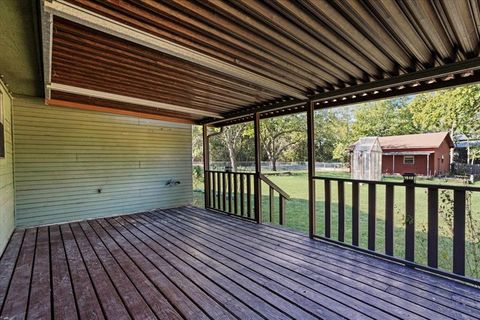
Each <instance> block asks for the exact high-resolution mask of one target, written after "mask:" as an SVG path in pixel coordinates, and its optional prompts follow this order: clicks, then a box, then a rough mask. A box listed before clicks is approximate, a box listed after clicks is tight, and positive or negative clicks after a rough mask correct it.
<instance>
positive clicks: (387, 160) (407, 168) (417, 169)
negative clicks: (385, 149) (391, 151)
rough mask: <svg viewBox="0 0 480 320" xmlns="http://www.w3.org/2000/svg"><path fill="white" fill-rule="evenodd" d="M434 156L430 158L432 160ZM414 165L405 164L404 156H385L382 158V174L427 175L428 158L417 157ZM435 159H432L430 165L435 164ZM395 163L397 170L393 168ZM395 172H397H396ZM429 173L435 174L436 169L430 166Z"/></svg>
mask: <svg viewBox="0 0 480 320" xmlns="http://www.w3.org/2000/svg"><path fill="white" fill-rule="evenodd" d="M432 156H433V155H431V156H430V158H432ZM414 157H415V158H414V159H415V160H414V162H415V163H414V164H404V163H403V156H402V155H396V156H395V158H394V157H393V156H390V155H383V157H382V173H383V174H404V173H407V172H410V173H411V172H413V173H416V174H418V175H427V156H425V155H415V156H414ZM394 159H395V160H394ZM432 160H433V159H430V165H432V164H433V161H432ZM393 161H395V168H394V166H393ZM394 170H395V171H394ZM429 171H430V172H431V173H432V174H433V172H434V168H433V167H432V166H430V168H429Z"/></svg>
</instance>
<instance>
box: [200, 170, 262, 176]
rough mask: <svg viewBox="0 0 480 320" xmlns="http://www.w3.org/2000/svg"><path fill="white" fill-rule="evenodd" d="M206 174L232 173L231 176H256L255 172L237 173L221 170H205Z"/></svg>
mask: <svg viewBox="0 0 480 320" xmlns="http://www.w3.org/2000/svg"><path fill="white" fill-rule="evenodd" d="M205 172H218V173H231V174H246V175H252V176H253V175H255V172H243V171H242V172H235V171H221V170H205Z"/></svg>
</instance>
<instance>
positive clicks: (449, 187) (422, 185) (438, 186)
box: [312, 176, 480, 192]
mask: <svg viewBox="0 0 480 320" xmlns="http://www.w3.org/2000/svg"><path fill="white" fill-rule="evenodd" d="M312 179H316V180H333V181H345V182H359V183H374V184H381V185H390V186H401V187H405V186H413V187H418V188H435V189H446V190H462V191H477V192H480V187H470V186H457V185H447V184H433V183H404V182H395V181H375V180H359V179H351V178H338V177H329V176H313V177H312Z"/></svg>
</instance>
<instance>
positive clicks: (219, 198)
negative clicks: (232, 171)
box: [217, 171, 222, 210]
mask: <svg viewBox="0 0 480 320" xmlns="http://www.w3.org/2000/svg"><path fill="white" fill-rule="evenodd" d="M221 175H222V173H221V172H220V171H219V172H217V206H218V210H220V200H221V193H220V180H221V179H220V178H221Z"/></svg>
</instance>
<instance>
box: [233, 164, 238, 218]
mask: <svg viewBox="0 0 480 320" xmlns="http://www.w3.org/2000/svg"><path fill="white" fill-rule="evenodd" d="M237 178H238V173H234V174H233V212H234V213H235V214H238V182H237Z"/></svg>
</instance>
